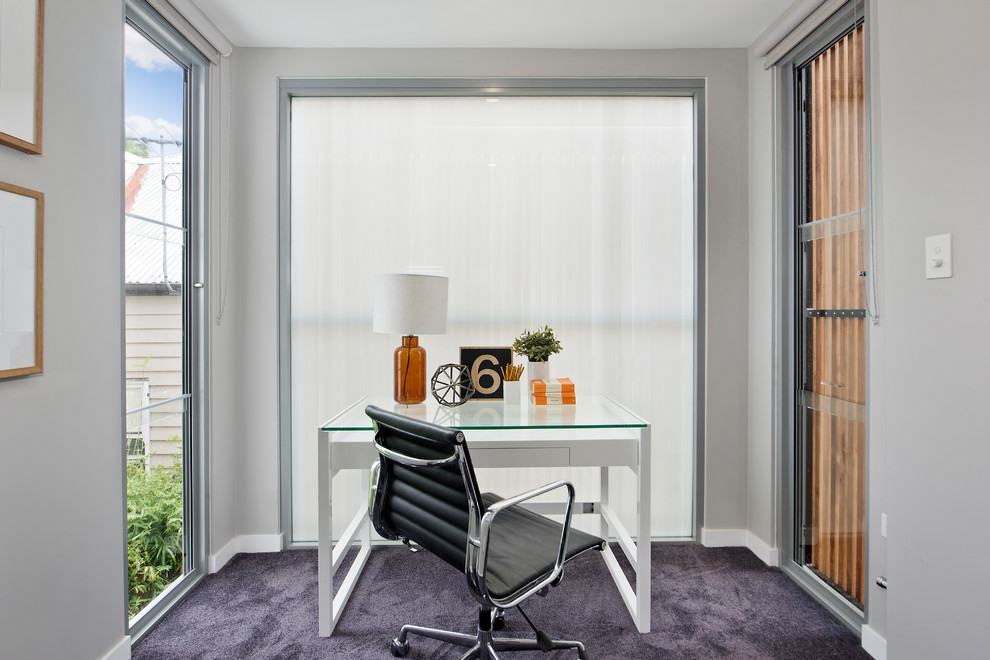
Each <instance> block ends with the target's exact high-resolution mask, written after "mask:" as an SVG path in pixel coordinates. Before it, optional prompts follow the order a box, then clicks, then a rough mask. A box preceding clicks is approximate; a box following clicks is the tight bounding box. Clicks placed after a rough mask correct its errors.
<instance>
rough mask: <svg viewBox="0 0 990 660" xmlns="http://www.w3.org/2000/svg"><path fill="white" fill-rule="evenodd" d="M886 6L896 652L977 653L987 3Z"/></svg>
mask: <svg viewBox="0 0 990 660" xmlns="http://www.w3.org/2000/svg"><path fill="white" fill-rule="evenodd" d="M874 4H875V9H876V14H877V25H876V29H877V39H876V43H874V44H873V50H874V53H875V55H876V57H877V58H878V59H877V69H876V71H877V74H878V75H877V78H878V81H877V82H878V84H877V85H875V86H874V94H875V96H876V99H877V102H878V103H879V127H878V129H879V133H880V148H879V154H877V155H878V157H879V159H880V163H881V165H882V169H880V170H879V175H878V176H879V180H878V181H877V190H878V192H879V195H880V198H881V203H882V216H881V222H882V244H881V245H880V249H881V251H882V252H881V254H882V262H881V268H882V270H881V271H880V274H881V278H882V281H883V286H884V295H883V296H882V297H881V299H880V313H881V326H882V327H884V351H883V366H882V367H881V369H880V373H874V374H873V378H874V381H873V382H874V387H873V388H871V392H872V391H873V389H875V388H876V386H877V380H876V379H877V378H878V377H879V378H880V379H882V383H881V384H880V386H881V387H882V388H883V390H884V396H885V404H884V407H885V411H886V416H885V420H884V423H885V428H884V429H883V432H884V435H885V438H886V443H885V444H886V489H887V492H886V503H887V514H888V518H889V526H888V532H889V533H888V538H887V578H888V580H889V584H890V588H889V591H888V593H887V595H886V598H887V622H886V624H887V640H888V656H889V657H891V658H897V659H898V660H901V659H906V660H910V659H913V658H934V657H941V658H968V657H975V655H978V654H979V653H980V652H979V651H978V649H981V648H982V649H985V648H986V631H985V628H986V613H987V604H986V594H987V593H988V592H990V571H988V570H987V548H988V547H990V509H988V507H987V502H990V479H988V477H987V470H988V466H990V441H988V440H990V431H988V430H987V422H986V415H985V410H986V405H987V399H988V396H990V386H988V385H987V377H986V376H987V373H990V349H988V347H987V338H988V337H990V305H988V304H987V301H988V292H990V260H988V259H987V255H986V250H987V249H988V248H990V222H988V211H987V204H986V188H987V181H988V180H990V166H988V164H987V159H986V151H987V147H988V146H990V125H988V124H987V121H986V117H987V116H990V85H988V84H987V75H986V66H985V61H986V30H985V26H986V25H987V24H988V22H990V5H987V4H986V3H984V2H980V1H978V0H953V1H950V2H943V3H939V4H938V5H937V6H935V5H933V4H932V3H930V2H925V1H922V0H897V1H896V2H895V1H893V0H874ZM945 233H949V234H952V259H953V262H954V264H953V275H952V277H951V278H949V279H934V280H928V279H925V262H924V254H925V252H924V245H925V237H926V236H931V235H938V234H945ZM873 421H874V420H873V419H872V417H871V423H873ZM871 475H872V471H871ZM874 577H875V576H874V575H870V579H871V581H872V579H873V578H874Z"/></svg>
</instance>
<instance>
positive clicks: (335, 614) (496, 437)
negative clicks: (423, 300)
mask: <svg viewBox="0 0 990 660" xmlns="http://www.w3.org/2000/svg"><path fill="white" fill-rule="evenodd" d="M369 404H373V405H376V406H378V407H380V408H384V409H385V410H393V411H395V412H398V413H401V414H403V415H407V416H409V417H415V418H417V419H424V420H426V421H429V422H434V423H437V424H442V425H444V426H451V427H454V428H457V429H460V430H462V431H464V432H465V433H464V435H465V436H466V438H467V442H468V448H469V450H470V452H471V459H472V461H473V463H474V466H475V467H476V468H483V467H562V466H564V467H566V466H571V467H598V468H600V474H601V498H600V501H599V502H585V501H577V502H575V504H574V512H575V513H577V514H581V513H590V514H596V515H597V518H598V521H599V530H600V531H599V532H598V533H599V535H600V536H602V537H604V538H610V537H614V540H615V541H616V542H617V544H618V546H619V547H620V548H622V551H623V553H624V554H625V556H626V559H627V560H628V562H629V564H630V565H631V567H632V569H633V571H634V573H635V580H633V581H629V580H627V579H626V576H625V574H624V573H623V572H622V568H621V567H620V565H619V563H618V561H617V560H616V557H615V555H614V554H613V552H612V550H611V548H610V547H609V548H606V549H605V551H604V552H603V553H602V556H603V557H604V560H605V564H606V566H607V567H608V570H609V572H610V573H611V574H612V578H613V580H615V584H616V586H617V587H618V588H619V593H620V594H621V595H622V600H623V601H624V602H625V604H626V607H627V608H628V609H629V613H630V614H631V615H632V619H633V622H634V623H635V624H636V627H637V628H638V629H639V631H640V632H649V631H650V425H649V424H648V423H647V422H646V421H644V420H643V419H641V418H639V417H638V416H636V415H634V414H633V413H631V412H629V411H628V410H626V409H625V408H623V407H622V406H620V405H619V404H617V403H615V402H614V401H612V400H611V399H608V398H605V397H583V398H580V399H578V404H577V405H576V406H530V405H526V404H523V405H521V406H506V405H504V404H503V403H502V402H501V401H493V400H488V401H468V402H467V403H465V404H464V405H462V406H459V407H457V408H445V407H443V406H440V405H438V404H437V403H436V402H435V401H433V400H432V399H431V400H429V401H427V402H426V403H422V404H419V405H416V406H402V405H399V404H396V403H395V402H393V401H392V400H391V399H362V400H360V401H358V402H356V403H354V404H353V405H351V406H349V407H348V408H347V409H345V410H344V411H343V412H341V413H340V414H339V415H337V416H336V417H334V418H333V419H331V420H329V421H328V422H326V423H325V424H323V425H322V426H321V427H320V431H319V433H320V438H319V450H318V451H319V487H318V491H319V498H320V501H319V552H320V554H319V576H318V582H319V607H320V635H321V636H323V637H327V636H329V635H331V634H332V633H333V629H334V627H335V626H336V625H337V621H339V620H340V615H341V613H342V612H343V610H344V606H345V605H346V604H347V600H348V599H349V598H350V596H351V592H353V590H354V586H355V584H357V579H358V576H359V575H360V574H361V571H362V570H363V569H364V565H365V562H366V561H367V559H368V554H369V553H370V551H371V535H372V527H371V521H370V519H369V517H368V514H367V511H366V509H365V508H364V507H361V508H359V510H358V511H357V512H355V513H354V514H352V515H353V518H352V519H351V522H350V524H349V525H348V526H347V528H346V530H345V531H344V533H343V534H342V536H341V538H340V540H339V541H337V543H334V542H333V539H332V538H331V530H332V529H333V526H332V525H331V522H332V520H333V501H332V499H331V493H332V489H331V487H330V485H331V481H332V479H333V477H334V476H335V475H336V474H337V473H338V472H339V471H340V470H348V469H357V470H361V471H362V483H363V484H364V486H363V488H364V489H365V496H364V497H363V498H362V501H364V502H367V488H368V478H369V469H370V467H371V465H372V463H373V462H374V461H376V460H377V457H378V454H377V452H376V451H375V446H374V442H373V441H372V437H371V434H372V432H373V431H372V426H371V420H370V419H369V418H368V416H367V415H365V413H364V409H365V406H367V405H369ZM615 466H624V467H629V468H631V469H632V471H633V474H634V475H635V478H636V479H637V489H636V492H637V496H638V499H639V508H638V511H637V513H636V520H637V527H638V531H639V533H638V534H637V535H636V540H633V537H632V535H631V534H630V533H629V532H628V531H627V530H626V528H625V526H624V525H623V524H622V522H621V520H620V519H619V516H618V515H617V514H616V512H615V511H614V510H613V509H612V508H611V507H610V506H609V502H608V499H609V497H608V493H609V488H608V476H609V468H610V467H615ZM502 495H504V496H511V495H515V493H502ZM577 495H578V498H579V499H580V497H581V493H578V494H577ZM530 508H532V509H534V510H536V511H538V512H540V513H562V512H563V503H547V504H542V505H532V506H531V507H530ZM356 542H357V543H360V548H359V551H358V554H357V557H356V558H355V560H354V561H353V563H352V564H351V567H350V569H349V570H348V572H347V575H346V576H345V578H344V580H343V582H342V583H341V585H340V587H339V589H338V590H337V591H336V592H335V591H334V588H333V576H334V573H335V572H336V570H337V568H338V567H339V566H340V564H341V562H342V561H343V559H344V555H345V554H346V553H347V551H348V550H349V549H350V547H351V546H352V545H353V544H354V543H356Z"/></svg>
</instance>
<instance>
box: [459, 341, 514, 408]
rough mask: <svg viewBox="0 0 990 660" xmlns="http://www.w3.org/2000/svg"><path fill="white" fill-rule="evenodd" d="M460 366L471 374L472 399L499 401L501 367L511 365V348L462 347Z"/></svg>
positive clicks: (500, 394) (501, 394) (500, 396)
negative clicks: (472, 385)
mask: <svg viewBox="0 0 990 660" xmlns="http://www.w3.org/2000/svg"><path fill="white" fill-rule="evenodd" d="M461 364H463V365H464V366H465V367H467V368H468V372H470V374H471V382H472V383H474V396H473V397H472V398H473V399H501V398H502V397H503V393H502V367H504V366H506V365H509V364H512V348H510V347H509V346H499V347H476V346H462V347H461Z"/></svg>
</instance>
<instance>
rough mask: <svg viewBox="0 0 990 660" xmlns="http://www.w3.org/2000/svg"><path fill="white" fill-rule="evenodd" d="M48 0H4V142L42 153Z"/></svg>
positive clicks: (0, 71) (0, 25)
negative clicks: (43, 74) (46, 2)
mask: <svg viewBox="0 0 990 660" xmlns="http://www.w3.org/2000/svg"><path fill="white" fill-rule="evenodd" d="M44 19H45V0H0V144H4V145H7V146H8V147H13V148H14V149H18V150H20V151H23V152H26V153H29V154H40V153H41V108H42V102H41V97H42V91H43V88H44V85H42V78H43V76H42V64H43V55H44V51H45V47H44V32H45V30H44V22H45V21H44Z"/></svg>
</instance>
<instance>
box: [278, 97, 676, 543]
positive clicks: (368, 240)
mask: <svg viewBox="0 0 990 660" xmlns="http://www.w3.org/2000/svg"><path fill="white" fill-rule="evenodd" d="M291 110H292V124H291V129H290V130H291V154H292V162H291V173H292V180H291V320H290V328H291V333H292V336H291V341H292V357H291V370H292V384H291V387H292V440H291V446H292V521H291V524H292V540H294V541H312V540H315V539H316V536H317V532H316V529H317V520H316V503H317V497H316V481H317V479H316V429H317V428H318V427H319V425H320V424H321V423H323V422H325V421H326V420H327V419H328V418H329V417H330V416H332V415H333V414H334V413H336V412H337V411H339V410H340V409H342V408H344V407H345V406H347V405H349V404H351V403H353V402H354V400H356V399H357V398H360V397H361V396H365V395H372V396H373V395H386V396H387V395H388V394H389V393H391V391H392V368H391V364H392V352H393V350H394V349H395V347H396V346H398V344H399V337H397V336H390V335H381V334H375V333H374V332H372V327H371V321H372V309H373V297H374V282H375V278H376V275H378V274H379V273H385V272H422V273H433V274H443V275H447V276H449V277H450V292H449V322H448V328H447V333H446V334H445V335H434V336H430V335H427V336H422V337H420V338H419V341H420V344H421V345H422V346H424V347H425V348H426V350H427V361H428V365H427V373H428V375H431V374H432V373H433V371H434V370H435V369H436V368H437V367H438V366H440V365H441V364H445V363H456V362H458V360H459V347H461V346H509V345H511V343H512V340H513V338H514V337H516V336H517V335H519V334H520V333H521V332H522V331H523V330H526V329H530V330H532V329H536V328H537V327H542V326H543V325H545V324H549V325H551V326H553V328H554V330H555V334H556V335H557V337H558V338H559V339H560V340H561V341H562V343H563V346H564V350H563V352H562V353H561V354H559V355H556V356H554V357H553V358H552V359H551V376H552V377H563V376H567V377H570V378H572V379H573V380H574V381H575V382H576V384H577V393H578V398H579V399H580V396H581V395H582V394H587V395H590V394H607V395H611V396H613V397H615V398H616V399H618V400H619V401H621V402H623V403H624V404H626V405H628V406H629V407H631V408H632V409H633V410H635V411H636V412H637V413H639V414H641V415H642V416H644V417H645V418H646V419H647V420H649V421H650V422H651V423H652V424H653V439H654V445H653V447H654V449H653V475H654V477H653V482H654V487H653V494H654V500H653V503H652V511H653V522H652V524H653V530H654V534H656V535H659V536H690V535H691V534H692V533H693V531H694V530H693V523H692V521H693V487H694V474H695V465H694V437H693V433H694V430H693V426H694V425H693V414H694V396H693V392H694V368H693V360H694V348H695V347H694V341H693V337H694V324H695V310H694V272H695V257H694V255H695V244H694V235H695V234H694V218H695V208H694V185H695V181H694V178H695V162H694V124H693V121H694V101H693V99H691V98H672V97H671V98H622V97H611V98H593V97H589V98H534V97H502V98H498V99H485V98H295V99H294V100H293V101H292V109H291ZM525 472H526V471H518V472H517V473H516V474H513V475H506V474H504V473H502V474H501V475H497V474H491V475H489V474H488V473H487V471H486V474H485V475H484V477H483V478H484V479H485V480H486V483H485V485H484V487H485V488H486V489H490V490H495V491H497V492H506V493H508V492H519V491H520V490H522V489H521V488H519V487H518V484H516V483H515V482H511V481H510V480H511V479H516V478H518V479H522V478H523V477H524V476H525ZM551 473H552V471H542V472H540V475H539V476H542V477H543V479H542V481H546V479H547V477H548V476H549V475H550V474H551ZM341 476H344V475H341ZM578 477H579V478H578V479H575V480H576V481H578V482H579V483H577V484H576V485H577V487H578V490H579V492H580V491H581V488H582V485H581V483H580V475H578ZM526 478H528V477H526ZM587 481H588V483H589V484H590V485H589V486H588V488H589V489H594V490H589V491H588V496H589V497H595V496H596V494H597V482H596V481H595V479H593V478H589V479H587ZM628 481H631V480H628ZM615 482H616V484H617V485H616V488H617V489H618V490H619V491H622V486H623V484H622V483H621V482H620V480H615ZM341 487H342V489H347V488H348V487H349V486H348V485H346V484H345V485H342V486H341ZM355 492H356V491H355ZM617 495H618V496H619V497H617V496H616V494H614V495H613V498H612V501H613V503H615V504H616V505H617V506H616V508H617V509H618V510H620V511H623V510H627V511H628V510H629V509H630V507H626V506H623V505H624V504H626V501H625V500H622V499H621V497H623V493H621V492H620V493H618V494H617ZM625 495H627V496H628V502H631V503H632V504H633V508H634V503H635V495H634V493H632V491H631V488H630V492H629V493H628V494H625ZM345 496H346V491H343V492H341V493H338V491H337V489H336V484H335V491H334V498H335V501H340V500H339V499H338V498H339V497H345ZM357 504H358V503H357V502H354V503H353V505H354V506H357ZM351 505H352V503H350V502H348V503H347V505H346V506H348V507H350V506H351ZM335 522H336V521H335ZM343 522H344V523H346V521H343ZM627 524H628V525H629V526H630V529H635V525H634V520H632V517H631V516H630V518H629V519H628V520H627ZM339 532H340V530H334V533H335V535H336V534H339Z"/></svg>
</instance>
